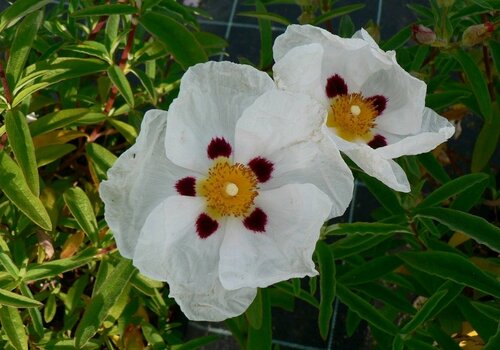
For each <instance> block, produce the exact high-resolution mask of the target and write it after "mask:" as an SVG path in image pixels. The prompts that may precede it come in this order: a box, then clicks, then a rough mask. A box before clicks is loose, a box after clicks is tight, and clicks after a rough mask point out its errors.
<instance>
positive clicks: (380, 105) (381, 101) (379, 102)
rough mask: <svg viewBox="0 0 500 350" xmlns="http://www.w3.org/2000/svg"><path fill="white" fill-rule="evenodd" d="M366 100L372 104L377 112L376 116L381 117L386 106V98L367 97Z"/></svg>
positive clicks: (380, 96) (377, 96)
mask: <svg viewBox="0 0 500 350" xmlns="http://www.w3.org/2000/svg"><path fill="white" fill-rule="evenodd" d="M367 100H368V101H370V102H371V103H372V104H373V107H375V109H376V110H377V112H378V115H381V114H382V112H383V111H384V110H385V107H386V106H387V98H386V97H385V96H382V95H375V96H371V97H368V98H367Z"/></svg>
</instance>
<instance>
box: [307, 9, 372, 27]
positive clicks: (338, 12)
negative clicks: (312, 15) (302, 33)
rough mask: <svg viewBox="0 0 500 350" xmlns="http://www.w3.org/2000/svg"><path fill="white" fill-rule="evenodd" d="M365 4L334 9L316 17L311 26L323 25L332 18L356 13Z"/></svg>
mask: <svg viewBox="0 0 500 350" xmlns="http://www.w3.org/2000/svg"><path fill="white" fill-rule="evenodd" d="M365 6H366V5H365V4H354V5H347V6H342V7H338V8H337V7H336V8H334V9H333V10H331V11H329V12H326V13H324V14H322V15H321V16H318V17H316V19H315V20H314V21H313V23H312V24H313V25H315V26H317V25H319V24H321V23H324V22H326V21H330V20H332V19H334V18H337V17H340V16H344V15H347V14H349V13H351V12H354V11H357V10H360V9H362V8H363V7H365Z"/></svg>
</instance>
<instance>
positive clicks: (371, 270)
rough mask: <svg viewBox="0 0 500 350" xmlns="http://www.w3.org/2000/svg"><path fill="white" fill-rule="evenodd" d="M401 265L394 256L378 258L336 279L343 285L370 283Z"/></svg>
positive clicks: (351, 269)
mask: <svg viewBox="0 0 500 350" xmlns="http://www.w3.org/2000/svg"><path fill="white" fill-rule="evenodd" d="M402 264H403V263H402V261H401V260H400V259H399V258H398V257H396V256H384V255H383V256H379V257H376V258H374V259H372V260H370V261H367V262H363V263H362V264H360V265H359V266H356V267H354V268H350V269H349V270H348V271H347V272H346V273H345V274H343V275H342V276H340V277H339V278H338V281H339V282H340V283H342V284H344V285H353V284H361V283H366V282H370V281H373V280H375V279H378V278H380V277H382V276H384V275H386V274H388V273H390V272H392V271H394V270H395V269H396V268H398V267H399V266H401V265H402Z"/></svg>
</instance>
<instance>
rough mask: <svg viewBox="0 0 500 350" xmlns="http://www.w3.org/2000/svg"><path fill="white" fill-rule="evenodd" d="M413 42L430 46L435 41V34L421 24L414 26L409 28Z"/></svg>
mask: <svg viewBox="0 0 500 350" xmlns="http://www.w3.org/2000/svg"><path fill="white" fill-rule="evenodd" d="M411 32H412V36H413V40H415V41H416V42H417V43H419V44H423V45H430V44H432V43H433V42H434V41H436V33H434V31H433V30H432V29H431V28H428V27H426V26H424V25H422V24H414V25H413V26H412V27H411Z"/></svg>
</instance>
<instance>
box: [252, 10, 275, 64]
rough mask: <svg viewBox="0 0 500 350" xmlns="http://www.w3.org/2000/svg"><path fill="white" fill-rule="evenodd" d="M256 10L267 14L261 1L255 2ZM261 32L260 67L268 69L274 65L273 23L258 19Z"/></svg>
mask: <svg viewBox="0 0 500 350" xmlns="http://www.w3.org/2000/svg"><path fill="white" fill-rule="evenodd" d="M255 9H256V10H257V11H258V12H260V13H267V9H266V6H264V4H263V3H262V2H261V1H259V0H256V1H255ZM258 22H259V32H260V60H259V67H260V68H261V69H266V68H267V67H269V66H271V65H272V64H273V33H272V28H271V21H270V20H268V19H265V18H258Z"/></svg>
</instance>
